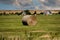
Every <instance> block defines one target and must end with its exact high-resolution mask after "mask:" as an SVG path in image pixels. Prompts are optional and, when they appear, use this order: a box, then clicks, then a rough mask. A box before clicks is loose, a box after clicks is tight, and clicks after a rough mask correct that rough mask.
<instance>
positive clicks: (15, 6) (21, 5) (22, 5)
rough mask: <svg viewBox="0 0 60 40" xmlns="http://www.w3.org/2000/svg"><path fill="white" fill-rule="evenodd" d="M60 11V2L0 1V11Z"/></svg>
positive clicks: (33, 0) (52, 0)
mask: <svg viewBox="0 0 60 40" xmlns="http://www.w3.org/2000/svg"><path fill="white" fill-rule="evenodd" d="M27 9H29V10H37V9H39V10H60V0H0V10H27Z"/></svg>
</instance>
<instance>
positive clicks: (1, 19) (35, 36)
mask: <svg viewBox="0 0 60 40" xmlns="http://www.w3.org/2000/svg"><path fill="white" fill-rule="evenodd" d="M22 17H23V16H18V15H2V16H0V40H3V38H2V36H4V37H5V38H8V37H9V36H11V35H12V36H13V35H15V37H16V35H17V36H20V39H21V40H45V38H43V39H41V38H40V36H43V35H46V34H48V35H49V34H50V35H51V37H52V40H53V39H54V37H56V39H57V36H58V39H59V40H60V15H49V16H45V15H37V16H36V18H37V24H36V25H35V26H24V25H23V24H22V22H21V19H22ZM28 36H30V37H28ZM58 39H57V40H58ZM6 40H8V39H6ZM48 40H49V39H48Z"/></svg>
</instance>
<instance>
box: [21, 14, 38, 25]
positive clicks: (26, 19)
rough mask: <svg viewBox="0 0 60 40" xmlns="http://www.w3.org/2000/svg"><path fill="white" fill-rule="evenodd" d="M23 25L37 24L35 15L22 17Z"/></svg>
mask: <svg viewBox="0 0 60 40" xmlns="http://www.w3.org/2000/svg"><path fill="white" fill-rule="evenodd" d="M22 23H23V25H36V23H37V20H36V17H35V16H34V15H25V16H23V18H22Z"/></svg>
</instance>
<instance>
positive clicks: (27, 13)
mask: <svg viewBox="0 0 60 40" xmlns="http://www.w3.org/2000/svg"><path fill="white" fill-rule="evenodd" d="M23 12H25V13H24V14H26V15H35V14H37V12H36V11H35V12H34V13H33V14H31V12H29V10H24V11H22V12H20V13H19V12H16V13H6V12H3V13H0V15H22V14H23ZM43 14H44V12H41V13H39V14H37V15H43ZM52 14H54V13H52ZM56 14H60V11H59V12H58V13H56Z"/></svg>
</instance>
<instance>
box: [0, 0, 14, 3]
mask: <svg viewBox="0 0 60 40" xmlns="http://www.w3.org/2000/svg"><path fill="white" fill-rule="evenodd" d="M13 2H14V0H0V3H4V4H12V3H13Z"/></svg>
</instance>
